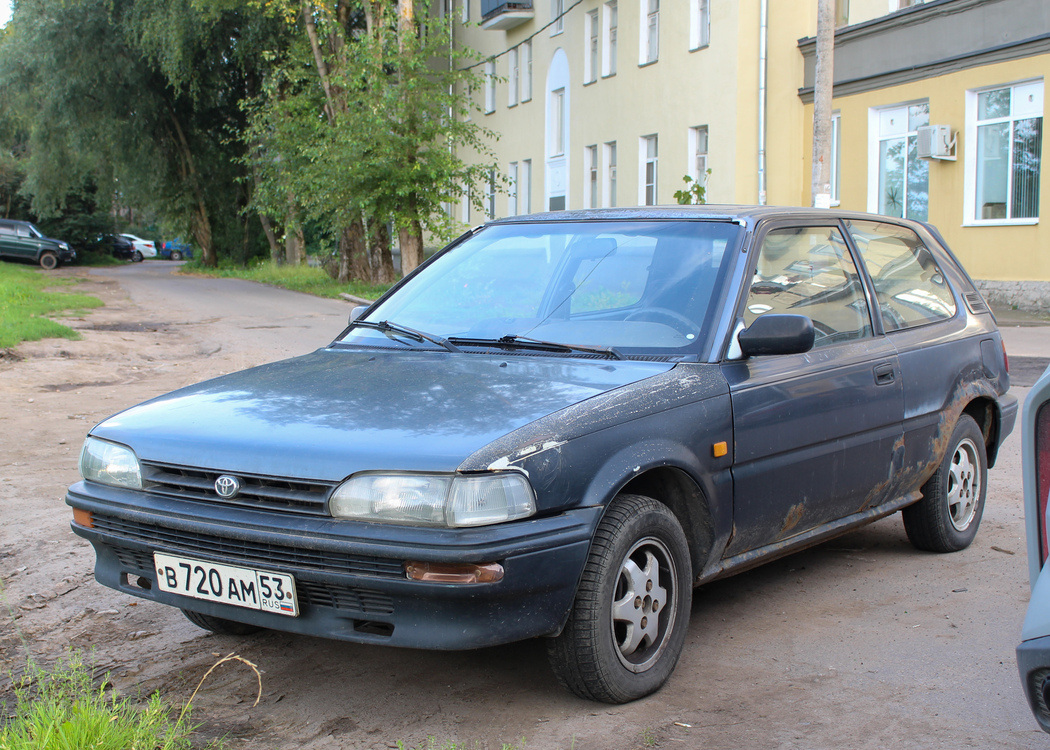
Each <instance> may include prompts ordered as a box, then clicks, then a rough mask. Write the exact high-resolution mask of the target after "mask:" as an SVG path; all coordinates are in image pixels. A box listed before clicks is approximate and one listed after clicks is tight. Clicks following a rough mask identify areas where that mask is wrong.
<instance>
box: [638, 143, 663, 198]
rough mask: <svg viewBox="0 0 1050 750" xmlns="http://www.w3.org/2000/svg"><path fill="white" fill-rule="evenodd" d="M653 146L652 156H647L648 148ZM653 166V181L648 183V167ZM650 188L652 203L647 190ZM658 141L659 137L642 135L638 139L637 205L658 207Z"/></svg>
mask: <svg viewBox="0 0 1050 750" xmlns="http://www.w3.org/2000/svg"><path fill="white" fill-rule="evenodd" d="M650 144H651V145H652V146H653V156H649V146H650ZM650 164H652V166H653V181H652V182H648V181H647V179H648V172H649V169H648V167H649V165H650ZM650 186H651V187H652V202H651V203H650V202H649V200H648V198H649V196H648V194H647V193H648V190H649V188H650ZM659 188H660V139H659V135H658V134H656V133H653V134H652V135H643V136H642V137H641V138H639V139H638V205H639V206H658V205H660V189H659Z"/></svg>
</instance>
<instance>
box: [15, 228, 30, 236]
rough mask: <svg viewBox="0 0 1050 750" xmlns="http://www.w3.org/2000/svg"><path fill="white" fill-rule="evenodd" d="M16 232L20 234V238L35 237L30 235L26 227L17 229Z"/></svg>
mask: <svg viewBox="0 0 1050 750" xmlns="http://www.w3.org/2000/svg"><path fill="white" fill-rule="evenodd" d="M15 231H16V233H17V234H18V236H19V237H32V236H33V235H31V234H30V233H29V229H28V228H26V227H17V228H16V229H15Z"/></svg>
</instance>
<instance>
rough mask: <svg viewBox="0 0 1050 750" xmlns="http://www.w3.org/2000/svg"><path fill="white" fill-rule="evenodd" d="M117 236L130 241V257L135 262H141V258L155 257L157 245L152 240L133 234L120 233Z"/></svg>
mask: <svg viewBox="0 0 1050 750" xmlns="http://www.w3.org/2000/svg"><path fill="white" fill-rule="evenodd" d="M119 236H120V237H123V238H124V239H125V240H127V241H128V242H130V243H131V245H132V248H133V249H132V254H131V259H132V260H133V261H135V262H136V263H139V262H141V261H142V259H143V258H156V257H157V245H156V243H155V242H153V240H144V239H142V238H141V237H136V236H135V235H133V234H121V235H119Z"/></svg>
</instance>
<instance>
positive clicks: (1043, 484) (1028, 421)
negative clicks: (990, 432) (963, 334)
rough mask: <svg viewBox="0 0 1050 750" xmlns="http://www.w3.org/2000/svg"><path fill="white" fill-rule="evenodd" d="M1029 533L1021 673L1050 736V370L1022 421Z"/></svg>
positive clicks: (1036, 387)
mask: <svg viewBox="0 0 1050 750" xmlns="http://www.w3.org/2000/svg"><path fill="white" fill-rule="evenodd" d="M1021 430H1022V432H1021V460H1022V467H1023V469H1022V470H1023V473H1024V510H1025V528H1026V531H1027V539H1028V545H1027V547H1028V574H1029V579H1030V582H1031V586H1032V599H1031V602H1030V603H1029V605H1028V614H1027V615H1026V616H1025V620H1024V627H1023V628H1022V630H1021V645H1019V646H1018V647H1017V668H1018V670H1019V671H1020V673H1021V685H1022V687H1023V688H1024V692H1025V696H1026V697H1027V698H1028V705H1029V706H1030V707H1031V709H1032V715H1033V716H1035V719H1036V721H1037V722H1038V723H1039V726H1040V727H1042V729H1043V731H1044V732H1048V733H1050V565H1047V557H1048V555H1047V516H1046V512H1047V502H1048V500H1050V368H1048V369H1047V370H1046V372H1044V373H1043V375H1042V377H1040V378H1039V380H1038V381H1037V382H1036V384H1035V385H1034V386H1033V387H1032V390H1031V391H1029V392H1028V396H1027V398H1025V402H1024V410H1023V411H1022V415H1021Z"/></svg>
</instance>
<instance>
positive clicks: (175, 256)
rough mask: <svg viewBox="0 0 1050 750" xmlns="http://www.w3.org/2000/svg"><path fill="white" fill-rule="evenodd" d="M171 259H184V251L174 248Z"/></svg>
mask: <svg viewBox="0 0 1050 750" xmlns="http://www.w3.org/2000/svg"><path fill="white" fill-rule="evenodd" d="M171 259H172V260H182V253H180V252H179V251H178V250H172V251H171Z"/></svg>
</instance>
